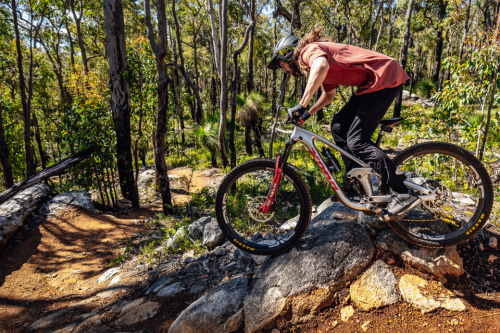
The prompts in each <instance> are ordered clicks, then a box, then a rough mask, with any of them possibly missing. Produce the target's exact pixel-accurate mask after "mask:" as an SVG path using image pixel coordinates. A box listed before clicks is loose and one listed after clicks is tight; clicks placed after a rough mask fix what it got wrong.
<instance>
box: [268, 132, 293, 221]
mask: <svg viewBox="0 0 500 333" xmlns="http://www.w3.org/2000/svg"><path fill="white" fill-rule="evenodd" d="M294 144H295V141H294V140H290V141H288V142H287V143H286V144H285V151H284V152H283V154H282V155H278V156H277V157H276V166H275V167H274V178H273V182H272V184H271V187H270V188H269V193H268V194H267V199H266V202H264V203H263V204H262V205H261V206H260V207H259V211H260V212H262V213H269V211H270V210H271V206H272V204H273V202H274V197H275V196H276V193H277V192H278V188H279V186H280V182H281V178H282V177H283V169H284V167H285V163H286V161H287V160H288V156H289V155H290V151H291V150H292V147H293V145H294Z"/></svg>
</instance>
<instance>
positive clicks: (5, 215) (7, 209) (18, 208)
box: [0, 184, 52, 249]
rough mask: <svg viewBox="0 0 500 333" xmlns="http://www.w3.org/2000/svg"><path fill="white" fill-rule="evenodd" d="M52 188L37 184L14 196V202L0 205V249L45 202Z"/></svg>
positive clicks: (10, 201)
mask: <svg viewBox="0 0 500 333" xmlns="http://www.w3.org/2000/svg"><path fill="white" fill-rule="evenodd" d="M51 190H52V188H51V187H50V186H48V185H45V184H37V185H34V186H31V187H30V188H28V189H26V190H24V191H23V192H22V193H19V194H18V195H16V196H14V197H13V198H12V200H9V201H7V202H4V203H3V204H1V205H0V216H2V218H1V219H0V249H1V248H2V247H3V246H4V245H5V243H7V241H8V240H9V239H10V237H12V236H13V235H14V234H15V233H16V231H17V230H19V229H21V228H22V226H23V224H24V220H25V219H26V218H27V217H28V216H29V215H30V214H31V213H32V212H33V211H34V210H35V209H37V208H39V207H40V205H41V204H42V203H43V202H44V201H45V199H46V198H47V196H48V195H49V193H50V191H51Z"/></svg>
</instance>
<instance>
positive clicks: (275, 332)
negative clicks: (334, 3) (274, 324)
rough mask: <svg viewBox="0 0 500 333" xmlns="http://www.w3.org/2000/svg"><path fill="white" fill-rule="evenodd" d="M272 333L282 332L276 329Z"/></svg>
mask: <svg viewBox="0 0 500 333" xmlns="http://www.w3.org/2000/svg"><path fill="white" fill-rule="evenodd" d="M271 333H280V330H279V329H277V328H275V329H274V330H272V331H271Z"/></svg>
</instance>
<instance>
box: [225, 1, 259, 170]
mask: <svg viewBox="0 0 500 333" xmlns="http://www.w3.org/2000/svg"><path fill="white" fill-rule="evenodd" d="M254 2H255V0H253V1H252V3H254ZM254 23H255V22H254V21H253V20H252V21H250V24H249V26H248V27H247V29H246V31H245V38H244V39H243V43H241V45H240V47H239V48H237V49H236V50H235V51H234V53H233V79H232V81H231V121H230V123H229V150H230V151H231V157H230V162H231V169H233V168H234V167H236V146H235V144H234V126H235V122H236V95H237V94H238V82H239V77H240V68H239V67H238V56H239V55H240V53H241V52H242V51H243V50H244V49H245V47H246V45H247V42H248V37H249V35H250V34H251V31H252V30H254V27H255V24H254Z"/></svg>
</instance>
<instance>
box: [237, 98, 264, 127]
mask: <svg viewBox="0 0 500 333" xmlns="http://www.w3.org/2000/svg"><path fill="white" fill-rule="evenodd" d="M264 101H265V99H264V97H263V96H262V95H260V94H258V93H255V92H254V93H250V94H243V95H238V96H237V101H236V118H237V119H238V120H239V122H240V125H241V126H242V127H249V126H251V125H252V124H254V123H255V122H257V121H258V120H259V116H260V115H261V114H262V112H263V110H264V107H263V106H264Z"/></svg>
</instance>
